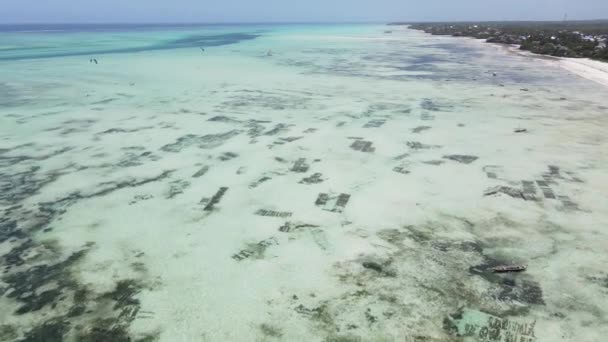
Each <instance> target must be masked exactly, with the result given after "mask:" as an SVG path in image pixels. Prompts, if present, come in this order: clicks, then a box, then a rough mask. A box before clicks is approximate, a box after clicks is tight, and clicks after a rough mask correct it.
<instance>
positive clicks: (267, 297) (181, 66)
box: [0, 24, 608, 342]
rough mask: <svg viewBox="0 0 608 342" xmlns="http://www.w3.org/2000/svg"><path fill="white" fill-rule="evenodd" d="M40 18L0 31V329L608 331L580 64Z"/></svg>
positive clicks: (400, 334)
mask: <svg viewBox="0 0 608 342" xmlns="http://www.w3.org/2000/svg"><path fill="white" fill-rule="evenodd" d="M38 29H39V28H38ZM38 29H37V28H35V27H34V30H31V32H27V33H26V32H12V31H11V33H6V32H5V31H4V30H6V28H2V27H0V41H2V47H0V60H2V71H3V73H2V80H0V307H1V308H2V310H0V341H2V342H4V341H7V342H39V341H45V342H46V341H49V342H62V341H66V342H72V341H82V342H89V341H103V342H105V341H112V342H114V341H115V342H127V341H134V342H153V341H154V342H156V341H158V342H165V341H168V342H173V341H226V342H231V341H235V342H240V341H310V342H329V341H412V342H422V341H425V342H581V341H593V342H595V341H603V340H605V336H608V322H607V319H606V317H608V296H607V293H608V272H607V271H606V265H607V264H608V253H607V251H606V246H608V230H606V229H605V227H608V206H606V198H605V197H606V196H605V195H606V191H605V190H606V184H608V172H606V170H608V157H607V156H606V151H607V146H608V136H606V134H605V127H606V126H607V125H608V116H606V109H607V108H608V103H606V98H607V97H606V96H605V91H604V89H603V88H598V86H597V85H596V84H595V83H592V82H590V81H587V80H586V79H583V78H578V77H575V76H573V75H572V74H570V73H568V72H565V71H563V70H561V69H559V68H557V67H553V66H551V63H550V62H547V63H537V61H534V60H530V59H529V58H526V57H523V56H521V55H517V54H506V53H504V51H502V50H497V49H495V48H493V47H491V46H486V45H488V44H485V45H484V44H477V43H476V42H472V41H469V40H463V39H455V38H451V37H436V36H429V35H426V34H424V33H422V32H418V31H412V30H408V29H407V28H405V27H402V26H398V27H391V28H390V29H387V27H385V26H383V25H380V26H379V25H345V24H344V25H343V24H340V25H212V26H206V25H202V26H199V25H185V26H180V27H169V26H160V27H156V26H154V27H150V26H145V25H144V26H141V27H140V26H135V27H132V26H128V25H127V26H121V25H117V26H112V27H110V29H108V27H106V26H84V27H82V26H76V27H63V28H62V30H67V31H61V30H60V31H54V32H53V33H50V32H45V33H42V32H39V31H37V30H38ZM28 31H30V30H28ZM389 32H390V33H389ZM50 47H52V49H51V48H50ZM269 49H272V51H270V52H269V51H268V50H269ZM51 50H53V51H51ZM95 61H96V62H97V63H96V62H95ZM24 63H25V64H24ZM26 64H27V67H24V66H25V65H26ZM5 70H6V72H4V71H5ZM521 89H526V90H525V91H523V90H521ZM515 127H517V129H514V128H515Z"/></svg>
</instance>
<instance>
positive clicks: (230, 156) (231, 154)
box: [218, 152, 239, 161]
mask: <svg viewBox="0 0 608 342" xmlns="http://www.w3.org/2000/svg"><path fill="white" fill-rule="evenodd" d="M238 156H239V155H238V154H236V153H234V152H224V153H222V154H221V155H220V156H219V157H218V158H219V160H221V161H228V160H230V159H234V158H236V157H238Z"/></svg>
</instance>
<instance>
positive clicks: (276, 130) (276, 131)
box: [262, 123, 289, 135]
mask: <svg viewBox="0 0 608 342" xmlns="http://www.w3.org/2000/svg"><path fill="white" fill-rule="evenodd" d="M288 127H289V126H287V125H286V124H281V123H280V124H277V125H275V126H274V128H272V129H271V130H269V131H267V132H264V133H262V135H276V134H279V133H281V132H284V131H287V129H288Z"/></svg>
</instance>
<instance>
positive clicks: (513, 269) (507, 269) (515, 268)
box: [491, 265, 528, 273]
mask: <svg viewBox="0 0 608 342" xmlns="http://www.w3.org/2000/svg"><path fill="white" fill-rule="evenodd" d="M527 268H528V266H527V265H521V266H518V265H508V266H496V267H492V268H491V270H492V272H494V273H509V272H523V271H525V270H526V269H527Z"/></svg>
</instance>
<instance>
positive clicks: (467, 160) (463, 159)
mask: <svg viewBox="0 0 608 342" xmlns="http://www.w3.org/2000/svg"><path fill="white" fill-rule="evenodd" d="M443 158H445V159H450V160H454V161H457V162H459V163H463V164H471V163H472V162H474V161H476V160H477V159H479V157H476V156H470V155H466V154H451V155H447V156H443Z"/></svg>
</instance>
